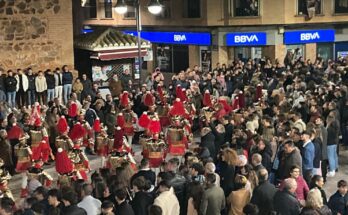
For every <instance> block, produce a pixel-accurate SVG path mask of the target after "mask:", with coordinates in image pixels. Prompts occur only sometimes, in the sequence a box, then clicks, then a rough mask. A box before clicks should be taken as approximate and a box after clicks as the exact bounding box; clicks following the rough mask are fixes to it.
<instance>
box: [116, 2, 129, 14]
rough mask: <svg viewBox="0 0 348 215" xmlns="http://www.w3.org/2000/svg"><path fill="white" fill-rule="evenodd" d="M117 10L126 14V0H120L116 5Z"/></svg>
mask: <svg viewBox="0 0 348 215" xmlns="http://www.w3.org/2000/svg"><path fill="white" fill-rule="evenodd" d="M115 11H116V13H118V14H125V13H127V5H126V3H125V2H124V0H118V1H117V3H116V5H115Z"/></svg>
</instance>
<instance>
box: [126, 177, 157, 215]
mask: <svg viewBox="0 0 348 215" xmlns="http://www.w3.org/2000/svg"><path fill="white" fill-rule="evenodd" d="M132 186H133V191H134V192H135V195H134V198H133V200H132V202H131V205H132V208H133V211H134V214H135V215H147V214H148V213H147V212H148V211H147V209H148V208H149V206H150V205H151V204H152V203H153V198H152V196H151V195H150V194H149V193H147V192H146V191H145V189H146V181H145V178H144V177H142V176H140V177H137V178H136V179H134V181H133V183H132Z"/></svg>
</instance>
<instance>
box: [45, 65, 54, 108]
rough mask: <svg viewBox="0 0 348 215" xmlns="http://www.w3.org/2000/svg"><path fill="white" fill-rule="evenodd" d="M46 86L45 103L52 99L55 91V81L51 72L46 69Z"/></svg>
mask: <svg viewBox="0 0 348 215" xmlns="http://www.w3.org/2000/svg"><path fill="white" fill-rule="evenodd" d="M45 78H46V84H47V102H49V101H52V100H53V99H54V92H55V89H56V79H55V78H54V74H53V72H52V71H51V70H50V69H48V70H46V73H45Z"/></svg>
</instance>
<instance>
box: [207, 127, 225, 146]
mask: <svg viewBox="0 0 348 215" xmlns="http://www.w3.org/2000/svg"><path fill="white" fill-rule="evenodd" d="M209 126H210V128H211V131H212V132H213V134H214V136H215V142H214V143H215V148H216V151H217V152H218V151H220V149H221V146H222V145H223V144H225V127H224V126H223V125H222V124H218V125H216V126H215V124H214V123H213V122H210V123H209Z"/></svg>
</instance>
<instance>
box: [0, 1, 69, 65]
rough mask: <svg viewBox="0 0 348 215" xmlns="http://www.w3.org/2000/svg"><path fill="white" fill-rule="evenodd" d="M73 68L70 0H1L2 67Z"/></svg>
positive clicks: (0, 60)
mask: <svg viewBox="0 0 348 215" xmlns="http://www.w3.org/2000/svg"><path fill="white" fill-rule="evenodd" d="M64 64H66V65H68V66H69V67H70V68H73V66H74V53H73V19H72V1H71V0H0V68H2V69H3V70H8V69H17V68H27V67H32V68H33V69H34V70H35V71H37V70H45V69H48V68H51V69H54V68H56V67H61V66H62V65H64Z"/></svg>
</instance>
